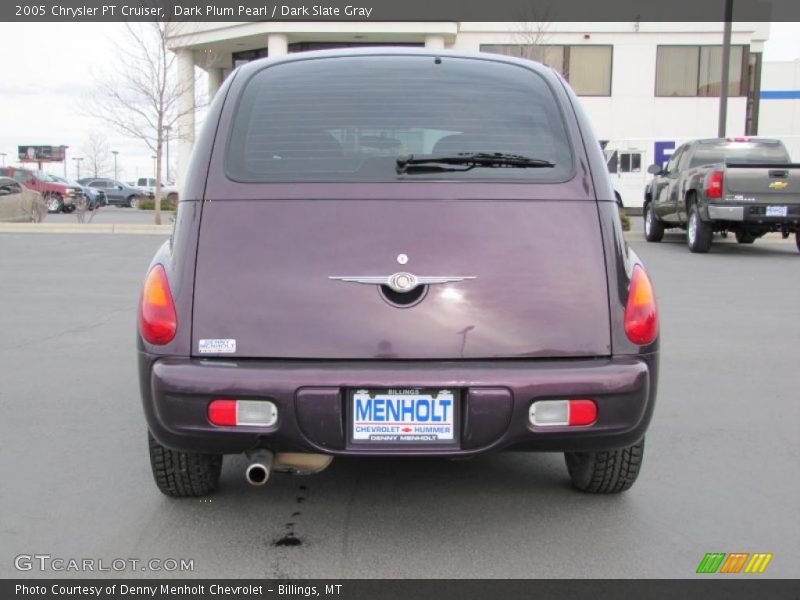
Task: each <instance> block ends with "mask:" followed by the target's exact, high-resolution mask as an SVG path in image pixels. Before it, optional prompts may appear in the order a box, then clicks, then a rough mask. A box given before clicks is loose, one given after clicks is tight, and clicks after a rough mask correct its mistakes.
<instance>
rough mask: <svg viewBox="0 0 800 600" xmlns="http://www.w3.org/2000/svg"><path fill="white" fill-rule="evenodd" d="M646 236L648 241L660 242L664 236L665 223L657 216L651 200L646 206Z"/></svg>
mask: <svg viewBox="0 0 800 600" xmlns="http://www.w3.org/2000/svg"><path fill="white" fill-rule="evenodd" d="M644 237H645V239H646V240H647V241H648V242H660V241H661V240H662V239H663V237H664V224H663V223H662V222H661V221H659V220H658V217H656V213H655V211H654V210H653V205H652V204H651V203H650V202H648V203H647V204H645V207H644Z"/></svg>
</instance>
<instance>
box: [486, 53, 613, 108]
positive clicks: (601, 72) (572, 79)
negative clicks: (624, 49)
mask: <svg viewBox="0 0 800 600" xmlns="http://www.w3.org/2000/svg"><path fill="white" fill-rule="evenodd" d="M481 52H492V53H494V54H504V55H505V56H518V57H520V58H527V59H529V60H535V61H537V62H540V63H542V64H545V65H547V66H548V67H551V68H553V69H555V70H556V71H558V72H559V73H561V75H563V76H564V78H565V79H566V80H567V81H568V82H569V84H570V85H571V86H572V89H573V90H575V93H576V94H578V95H579V96H610V95H611V65H612V56H613V47H612V46H594V45H580V46H560V45H550V44H547V45H542V44H483V45H481Z"/></svg>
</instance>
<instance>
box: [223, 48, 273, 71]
mask: <svg viewBox="0 0 800 600" xmlns="http://www.w3.org/2000/svg"><path fill="white" fill-rule="evenodd" d="M267 54H268V53H267V49H266V48H257V49H255V50H242V51H240V52H234V53H233V55H232V56H231V59H232V67H233V68H234V69H235V68H236V67H241V66H242V65H246V64H247V63H249V62H250V61H251V60H257V59H259V58H265V57H266V56H267Z"/></svg>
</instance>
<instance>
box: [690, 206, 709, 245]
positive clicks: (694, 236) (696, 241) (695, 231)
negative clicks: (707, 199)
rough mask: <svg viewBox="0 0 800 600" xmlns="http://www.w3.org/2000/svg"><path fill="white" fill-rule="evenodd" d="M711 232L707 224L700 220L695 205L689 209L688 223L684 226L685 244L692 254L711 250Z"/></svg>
mask: <svg viewBox="0 0 800 600" xmlns="http://www.w3.org/2000/svg"><path fill="white" fill-rule="evenodd" d="M713 233H714V232H713V231H712V230H711V226H710V225H709V224H708V223H704V222H703V220H702V219H701V218H700V211H698V210H697V204H692V206H691V207H690V208H689V223H688V224H687V226H686V243H687V244H688V246H689V250H691V251H692V252H700V253H702V252H708V251H709V250H710V249H711V239H712V236H713Z"/></svg>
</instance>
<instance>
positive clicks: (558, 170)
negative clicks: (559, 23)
mask: <svg viewBox="0 0 800 600" xmlns="http://www.w3.org/2000/svg"><path fill="white" fill-rule="evenodd" d="M228 144H229V145H228V152H227V153H226V157H227V159H226V172H227V175H228V177H230V178H231V179H233V180H235V181H243V182H270V181H398V180H410V181H418V180H425V179H428V180H429V179H439V180H441V179H446V180H476V179H478V180H512V181H519V180H533V181H564V180H566V179H569V178H570V176H571V175H572V173H573V158H572V150H571V146H570V144H569V138H568V135H567V132H566V127H565V124H564V117H563V115H562V114H561V111H560V110H559V107H558V103H557V101H556V99H555V97H554V96H553V92H552V91H551V89H550V87H549V86H548V84H547V83H546V81H545V80H544V78H543V77H541V76H540V75H538V74H536V73H534V72H532V71H530V70H528V69H526V68H523V67H519V66H515V65H510V64H507V63H501V62H495V61H488V60H477V59H463V58H450V57H442V58H441V59H436V60H434V57H432V56H368V57H362V56H359V57H340V58H326V59H311V60H305V61H298V62H291V63H284V64H278V65H275V66H271V67H267V68H265V69H263V70H262V71H260V72H258V73H257V74H256V75H254V76H253V77H252V78H251V79H250V81H249V82H248V83H247V86H246V88H245V90H244V92H243V94H242V96H241V99H240V103H239V106H238V107H237V111H236V115H235V118H234V124H233V129H232V132H231V136H230V139H229V142H228ZM461 152H490V153H493V152H502V153H512V154H521V155H525V156H528V157H531V158H539V159H544V160H547V161H550V162H552V163H555V167H553V168H535V169H532V168H474V169H471V170H465V171H463V170H460V171H458V172H453V171H449V172H433V173H430V172H425V173H420V172H414V173H403V174H398V173H397V170H396V161H397V158H398V157H400V156H407V155H409V154H415V155H424V154H436V155H442V154H446V155H452V154H457V153H461Z"/></svg>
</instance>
